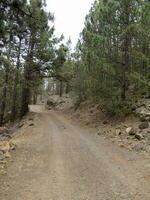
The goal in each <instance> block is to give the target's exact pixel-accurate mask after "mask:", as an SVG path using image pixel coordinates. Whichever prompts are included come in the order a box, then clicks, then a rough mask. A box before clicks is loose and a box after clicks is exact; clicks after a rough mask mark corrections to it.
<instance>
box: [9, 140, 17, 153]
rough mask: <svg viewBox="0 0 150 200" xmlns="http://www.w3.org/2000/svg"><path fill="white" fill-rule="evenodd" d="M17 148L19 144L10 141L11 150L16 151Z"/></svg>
mask: <svg viewBox="0 0 150 200" xmlns="http://www.w3.org/2000/svg"><path fill="white" fill-rule="evenodd" d="M16 148H17V145H16V144H14V143H13V142H11V143H10V150H12V151H14V150H16Z"/></svg>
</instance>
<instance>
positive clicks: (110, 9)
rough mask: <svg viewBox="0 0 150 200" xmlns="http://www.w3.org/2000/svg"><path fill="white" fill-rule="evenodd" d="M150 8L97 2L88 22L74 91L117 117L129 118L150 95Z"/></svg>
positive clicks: (138, 2) (128, 0) (132, 0)
mask: <svg viewBox="0 0 150 200" xmlns="http://www.w3.org/2000/svg"><path fill="white" fill-rule="evenodd" d="M149 11H150V4H149V3H146V2H144V1H142V0H124V1H122V0H108V1H103V0H97V1H95V3H94V5H93V6H92V8H91V10H90V12H89V14H88V15H87V17H86V21H85V27H84V29H83V31H82V34H81V38H80V41H79V43H78V45H77V50H76V57H75V59H76V70H75V74H76V77H75V79H74V83H73V84H74V89H75V92H76V94H77V95H78V97H79V99H80V98H81V99H82V100H85V99H93V101H99V102H101V103H102V104H104V106H105V108H106V109H107V110H108V111H109V112H111V113H114V114H123V113H124V114H128V113H129V112H130V110H131V105H132V104H133V103H134V100H136V99H137V98H139V97H140V96H141V95H144V96H146V95H147V96H148V93H149V92H150V91H149V89H148V82H149V80H150V67H149V66H150V52H149V50H150V43H149V41H150V23H149V22H150V12H149Z"/></svg>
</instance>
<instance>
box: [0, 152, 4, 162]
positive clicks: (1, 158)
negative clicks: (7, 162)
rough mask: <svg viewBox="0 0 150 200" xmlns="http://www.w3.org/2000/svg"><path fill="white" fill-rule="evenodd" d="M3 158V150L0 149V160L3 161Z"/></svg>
mask: <svg viewBox="0 0 150 200" xmlns="http://www.w3.org/2000/svg"><path fill="white" fill-rule="evenodd" d="M4 159H5V156H4V154H3V152H2V151H0V161H3V160H4Z"/></svg>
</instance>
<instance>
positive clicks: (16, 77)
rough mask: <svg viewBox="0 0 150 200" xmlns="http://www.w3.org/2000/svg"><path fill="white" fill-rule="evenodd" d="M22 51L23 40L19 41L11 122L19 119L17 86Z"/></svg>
mask: <svg viewBox="0 0 150 200" xmlns="http://www.w3.org/2000/svg"><path fill="white" fill-rule="evenodd" d="M20 51H21V38H20V39H19V48H18V56H17V65H16V72H15V78H14V86H13V97H12V108H11V121H14V120H15V119H16V117H17V107H16V106H17V105H16V100H17V95H18V92H17V86H18V78H19V74H18V73H19V68H20V53H21V52H20Z"/></svg>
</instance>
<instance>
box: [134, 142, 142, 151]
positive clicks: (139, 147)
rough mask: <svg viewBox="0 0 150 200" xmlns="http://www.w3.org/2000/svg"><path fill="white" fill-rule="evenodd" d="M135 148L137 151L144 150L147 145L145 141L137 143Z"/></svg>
mask: <svg viewBox="0 0 150 200" xmlns="http://www.w3.org/2000/svg"><path fill="white" fill-rule="evenodd" d="M133 149H134V150H135V151H144V150H145V145H144V144H143V143H139V144H136V145H135V146H134V147H133Z"/></svg>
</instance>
